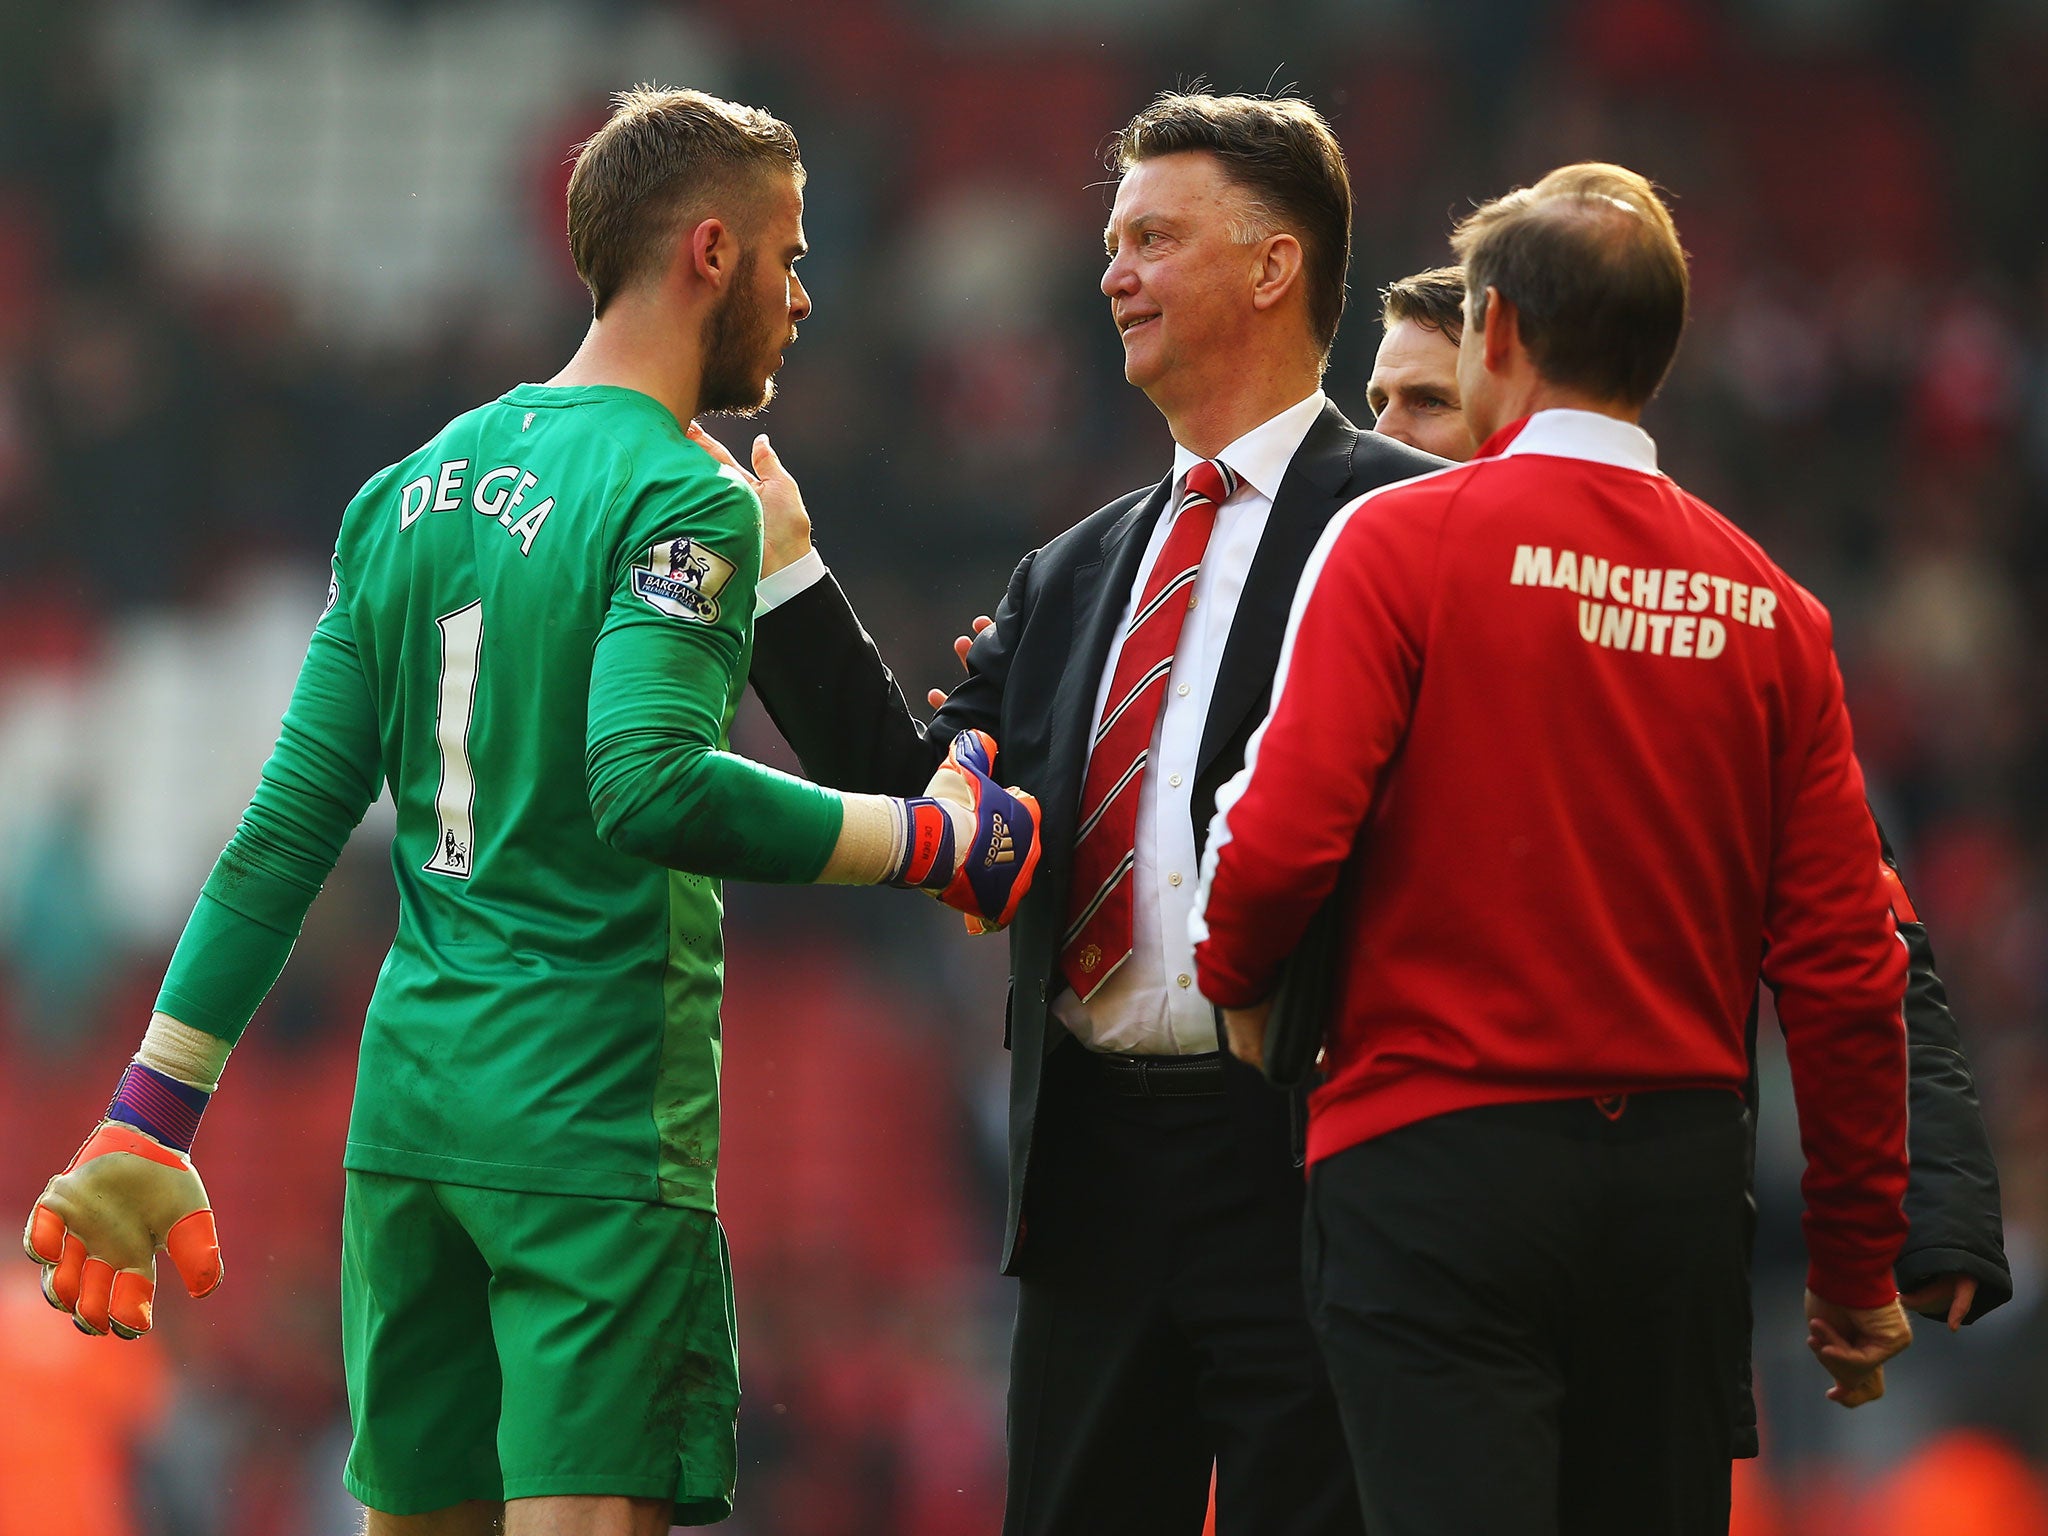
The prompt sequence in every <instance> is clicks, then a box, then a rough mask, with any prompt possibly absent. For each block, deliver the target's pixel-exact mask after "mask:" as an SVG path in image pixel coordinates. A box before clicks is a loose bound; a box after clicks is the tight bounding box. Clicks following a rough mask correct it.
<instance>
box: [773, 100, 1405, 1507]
mask: <svg viewBox="0 0 2048 1536" xmlns="http://www.w3.org/2000/svg"><path fill="white" fill-rule="evenodd" d="M1114 154H1115V159H1116V167H1117V169H1118V170H1119V171H1120V172H1121V179H1120V181H1119V184H1118V188H1117V193H1116V200H1115V206H1114V209H1113V211H1112V213H1111V216H1110V220H1109V225H1108V228H1107V230H1106V231H1105V235H1106V242H1107V248H1108V255H1109V265H1108V268H1107V270H1106V271H1105V272H1104V273H1103V276H1102V292H1103V294H1104V295H1105V296H1106V297H1107V298H1108V300H1109V304H1110V313H1111V317H1112V318H1113V320H1114V321H1115V323H1116V326H1117V329H1118V331H1119V333H1120V334H1121V336H1122V338H1123V346H1124V360H1125V377H1126V378H1127V379H1128V380H1129V381H1130V382H1131V383H1132V384H1134V385H1136V386H1137V387H1138V388H1140V389H1142V390H1143V391H1144V392H1145V394H1146V395H1147V397H1148V398H1149V399H1150V400H1151V401H1152V403H1153V404H1154V405H1155V406H1157V407H1158V409H1159V411H1160V413H1161V414H1162V415H1163V416H1165V418H1166V422H1167V426H1168V428H1169V430H1170V432H1171V435H1172V438H1173V443H1172V458H1171V462H1170V465H1169V464H1168V463H1167V462H1166V453H1165V452H1164V448H1163V445H1162V453H1161V461H1162V464H1161V467H1162V470H1163V471H1164V473H1163V474H1162V476H1161V478H1160V479H1159V481H1158V482H1157V483H1156V484H1153V485H1149V486H1146V487H1144V488H1143V489H1141V490H1137V491H1133V492H1131V493H1129V494H1128V495H1124V496H1120V497H1118V498H1117V499H1116V500H1115V501H1112V502H1110V503H1109V505H1107V506H1105V507H1103V508H1101V509H1100V510H1098V511H1096V512H1094V513H1093V514H1091V515H1090V516H1088V517H1086V518H1084V519H1083V520H1082V521H1081V522H1079V523H1078V524H1076V525H1075V526H1074V527H1073V528H1070V529H1069V530H1068V531H1067V532H1065V533H1063V534H1061V535H1060V536H1059V537H1057V538H1055V539H1053V540H1052V541H1051V542H1050V543H1048V544H1047V545H1045V547H1044V548H1042V549H1039V550H1036V551H1034V552H1033V553H1031V554H1029V555H1027V556H1026V557H1025V558H1024V560H1023V561H1022V562H1021V563H1020V564H1019V565H1018V567H1017V569H1016V573H1015V574H1014V575H1013V576H1012V577H1011V579H1010V583H1009V588H1008V591H1007V592H1006V593H1005V595H1004V597H1003V600H1002V603H1001V606H1000V607H999V608H998V609H997V612H996V615H995V622H994V624H993V626H991V627H990V628H989V629H987V630H986V631H985V632H984V633H983V634H982V635H981V636H980V637H979V638H978V639H977V640H976V642H975V644H974V646H973V648H972V650H971V651H970V652H969V653H968V656H967V663H968V676H967V678H966V680H965V681H963V682H962V683H961V684H960V685H959V687H957V688H955V689H954V690H953V692H952V694H951V695H950V696H949V697H948V698H947V699H946V701H945V703H944V706H943V707H942V708H940V709H939V711H938V714H937V716H936V718H935V719H933V721H932V722H931V723H930V724H929V725H928V726H923V727H920V726H919V725H918V723H917V721H916V720H915V719H914V718H913V717H912V715H911V713H910V711H909V709H908V708H907V707H906V705H905V703H904V699H903V696H902V694H901V692H900V691H899V690H898V688H897V686H896V683H895V681H894V679H893V678H892V677H891V675H890V673H889V671H888V669H887V668H886V667H885V666H884V665H883V663H882V660H881V658H880V656H879V655H878V653H877V652H876V649H875V647H874V644H873V642H872V641H871V640H870V639H869V638H868V636H867V634H866V633H865V631H864V630H863V629H862V627H861V625H860V621H859V620H858V619H857V618H856V617H855V615H854V611H853V609H852V607H851V606H850V605H849V604H848V602H847V599H846V597H845V595H844V594H843V593H842V592H841V590H840V588H839V586H838V585H837V583H836V582H834V581H833V580H832V578H831V577H830V575H829V574H828V573H826V571H825V570H824V567H823V565H822V563H821V562H820V561H819V559H818V557H817V555H816V554H815V552H813V551H811V550H810V549H809V524H808V520H807V518H806V517H805V515H804V514H803V512H802V509H801V501H800V498H799V497H798V496H797V495H796V492H795V487H794V484H793V483H792V482H790V481H789V479H788V477H787V475H786V474H785V473H783V472H782V470H781V468H780V466H779V465H778V464H777V463H776V462H775V460H774V457H773V454H772V452H771V451H769V450H768V449H767V448H766V446H765V443H757V444H756V449H755V455H754V458H755V469H756V470H757V471H758V472H759V478H760V482H761V490H762V495H763V500H764V503H765V505H766V508H767V516H768V530H767V536H768V542H769V546H770V553H769V568H770V574H769V577H768V580H767V581H765V582H764V583H763V585H762V594H763V601H764V602H765V603H768V604H772V605H773V606H772V607H770V608H769V609H768V610H767V611H765V612H763V613H762V614H761V616H760V618H759V620H758V623H757V626H756V631H755V651H754V660H753V682H754V686H755V689H756V691H757V692H758V693H759V695H760V697H761V699H762V701H763V703H764V704H765V705H766V706H767V708H768V711H769V713H770V715H771V716H772V717H773V718H774V720H775V722H776V724H777V725H778V726H779V727H780V729H781V730H782V732H783V734H784V736H785V737H787V738H788V740H789V742H790V744H791V745H792V746H793V747H794V748H795V749H796V752H797V754H798V757H799V758H800V759H801V761H802V762H803V765H804V768H805V770H806V771H807V772H808V773H810V774H811V775H812V776H813V777H814V778H816V779H818V780H819V781H821V782H823V783H826V784H831V785H835V786H839V787H842V788H846V789H866V790H883V789H887V788H889V787H890V786H901V785H908V786H911V789H912V791H913V792H914V791H915V790H917V789H920V788H922V786H923V785H924V784H925V782H926V781H927V780H928V779H929V778H930V777H931V773H932V769H933V765H934V764H935V763H936V762H937V761H938V760H939V759H940V758H941V757H942V756H943V755H944V753H945V750H946V744H947V743H948V742H949V741H951V739H952V738H953V736H954V735H955V734H956V733H957V732H959V731H962V730H966V729H970V728H981V729H985V730H987V731H989V732H990V733H991V734H993V735H994V736H995V738H996V740H997V741H998V742H1000V743H1001V744H1002V755H1001V758H1000V760H999V763H998V772H999V773H1000V774H1001V775H1002V776H1003V779H1004V781H1005V782H1008V783H1016V784H1023V785H1028V786H1029V787H1030V788H1031V789H1032V790H1033V792H1034V793H1036V794H1037V796H1038V797H1039V802H1040V805H1041V807H1042V808H1043V814H1044V822H1043V826H1042V830H1041V844H1042V847H1043V850H1044V851H1043V855H1042V862H1041V864H1040V866H1039V870H1038V877H1037V880H1036V881H1035V883H1034V884H1033V887H1032V890H1031V894H1030V895H1029V896H1028V897H1027V898H1026V900H1025V902H1024V904H1023V906H1022V908H1021V909H1020V911H1019V912H1018V915H1017V919H1016V921H1015V923H1014V924H1013V925H1012V927H1011V930H1010V960H1011V983H1010V1005H1009V1019H1008V1027H1007V1031H1006V1034H1007V1039H1008V1042H1009V1044H1010V1047H1011V1085H1010V1188H1009V1214H1008V1227H1007V1235H1006V1238H1005V1243H1004V1250H1003V1268H1004V1271H1005V1272H1006V1273H1009V1274H1013V1275H1015V1276H1016V1277H1017V1278H1018V1280H1019V1282H1020V1286H1019V1293H1018V1309H1017V1326H1016V1333H1015V1338H1014V1344H1013V1353H1012V1357H1011V1385H1010V1411H1009V1452H1010V1457H1009V1464H1010V1472H1009V1487H1008V1498H1007V1511H1006V1517H1005V1525H1004V1528H1005V1530H1006V1531H1007V1532H1009V1533H1011V1536H1026V1533H1031V1536H1036V1533H1053V1532H1057V1533H1059V1536H1077V1533H1087V1532H1097V1531H1100V1532H1115V1533H1118V1536H1146V1533H1151V1532H1158V1533H1160V1536H1186V1533H1189V1532H1192V1531H1194V1530H1196V1529H1198V1528H1199V1526H1200V1523H1201V1519H1202V1511H1203V1506H1204V1501H1205V1499H1206V1497H1207V1494H1208V1488H1209V1477H1210V1469H1211V1466H1212V1464H1213V1466H1214V1468H1215V1473H1216V1508H1217V1522H1218V1529H1219V1530H1220V1531H1221V1532H1222V1536H1250V1533H1252V1532H1257V1533H1260V1536H1296V1533H1299V1536H1310V1533H1315V1536H1322V1533H1332V1536H1334V1533H1340V1532H1342V1533H1356V1532H1358V1531H1359V1529H1360V1516H1359V1512H1358V1505H1357V1499H1356V1495H1355V1492H1354V1490H1353V1485H1352V1482H1351V1476H1350V1469H1349V1465H1348V1462H1347V1459H1346V1455H1345V1450H1344V1444H1343V1436H1342V1429H1341V1426H1340V1424H1339V1421H1338V1418H1337V1414H1336V1409H1335V1406H1334V1402H1333V1399H1332V1396H1331V1393H1330V1389H1329V1386H1328V1382H1327V1379H1326V1377H1325V1374H1324V1370H1323V1366H1322V1363H1321V1360H1320V1358H1319V1356H1318V1354H1317V1351H1316V1346H1315V1341H1314V1337H1313V1335H1312V1333H1311V1331H1310V1329H1309V1326H1308V1322H1307V1319H1306V1316H1305V1312H1304V1308H1303V1302H1302V1287H1301V1276H1300V1271H1299V1265H1298V1261H1297V1258H1296V1255H1297V1253H1298V1251H1299V1230H1300V1222H1301V1210H1302V1178H1301V1174H1300V1172H1299V1170H1298V1169H1297V1167H1296V1166H1295V1162H1294V1156H1293V1150H1292V1148H1293V1136H1292V1131H1291V1126H1290V1123H1289V1122H1290V1101H1289V1100H1288V1099H1287V1098H1286V1097H1285V1096H1283V1095H1280V1094H1276V1093H1274V1092H1272V1091H1271V1090H1270V1089H1268V1088H1267V1087H1266V1086H1265V1085H1264V1084H1263V1083H1262V1082H1261V1081H1260V1080H1259V1077H1258V1074H1257V1073H1256V1072H1254V1071H1253V1070H1252V1069H1250V1068H1248V1067H1244V1066H1242V1065H1240V1064H1239V1063H1237V1062H1236V1061H1234V1060H1232V1059H1230V1057H1229V1056H1228V1054H1227V1053H1226V1052H1224V1051H1222V1050H1220V1049H1219V1047H1220V1045H1221V1042H1220V1040H1219V1038H1218V1033H1217V1025H1216V1020H1215V1015H1214V1014H1213V1012H1212V1011H1211V1009H1210V1008H1209V1006H1208V1004H1206V1003H1205V1002H1204V1001H1203V1000H1202V998H1201V995H1200V994H1199V992H1197V991H1196V989H1195V987H1194V985H1193V977H1194V962H1193V958H1192V953H1191V949H1190V946H1189V942H1188V938H1187V918H1188V911H1189V898H1190V897H1191V896H1192V895H1193V892H1194V888H1195V879H1196V873H1197V869H1198V861H1199V858H1200V854H1201V847H1202V839H1203V837H1204V835H1205V832H1206V829H1207V827H1208V824H1209V820H1210V816H1211V814H1212V812H1213V811H1214V809H1215V797H1216V790H1217V788H1218V786H1219V785H1221V784H1222V783H1223V782H1224V781H1225V780H1227V779H1228V778H1229V777H1230V776H1231V775H1232V774H1233V773H1235V772H1236V771H1237V769H1238V768H1239V767H1240V766H1241V765H1242V763H1243V761H1244V749H1245V743H1246V741H1247V739H1248V738H1249V737H1250V735H1251V733H1252V730H1253V729H1254V727H1256V726H1257V724H1258V723H1259V721H1260V719H1261V718H1263V716H1264V715H1265V712H1266V705H1267V701H1268V695H1269V693H1270V690H1271V686H1272V681H1273V675H1274V671H1275V667H1276V665H1277V662H1278V658H1279V651H1280V641H1281V635H1282V631H1283V629H1284V628H1285V625H1286V619H1287V610H1288V604H1289V601H1290V599H1291V597H1292V595H1293V592H1294V589H1295V585H1296V583H1297V581H1298V579H1299V578H1300V575H1301V572H1302V567H1303V564H1304V562H1305V561H1306V559H1307V558H1308V554H1309V551H1310V550H1311V548H1313V547H1314V545H1315V543H1316V541H1317V539H1318V538H1319V537H1320V536H1321V534H1322V532H1323V528H1324V526H1325V524H1326V523H1327V522H1328V521H1329V519H1330V517H1331V515H1332V514H1333V513H1335V512H1336V510H1337V509H1338V508H1339V507H1341V506H1343V505H1344V504H1345V503H1346V502H1347V501H1350V500H1352V499H1353V498H1355V497H1357V496H1359V495H1360V494H1362V493H1363V492H1365V491H1368V490H1371V489H1373V488H1375V487H1377V486H1381V485H1385V484H1387V483H1389V482H1391V481H1395V480H1400V479H1405V478H1407V477H1409V476H1412V475H1415V474H1418V473H1421V472H1424V471H1426V470H1430V469H1434V468H1437V467H1439V466H1440V464H1441V461H1440V460H1437V459H1434V458H1431V457H1430V456H1428V455H1426V454H1422V453H1419V452H1417V451H1415V450H1413V449H1411V448H1408V447H1407V446H1405V445H1403V444H1400V443H1397V442H1394V441H1392V440H1391V439H1388V438H1385V437H1376V436H1373V435H1371V434H1369V433H1363V434H1362V433H1360V432H1359V431H1358V430H1357V429H1356V428H1355V427H1353V426H1352V424H1351V423H1350V422H1349V421H1347V420H1345V418H1344V416H1343V414H1342V413H1341V412H1339V411H1338V410H1337V409H1336V407H1335V406H1333V405H1331V404H1330V403H1329V401H1328V400H1327V399H1326V398H1325V396H1324V394H1323V392H1322V388H1321V378H1322V371H1323V366H1324V363H1325V360H1326V358H1327V356H1328V353H1329V347H1330V342H1331V339H1332V338H1333V337H1334V336H1335V334H1336V331H1337V323H1338V319H1339V317H1340V316H1341V315H1342V313H1343V309H1344V279H1345V269H1346V266H1347V263H1348V260H1349V254H1350V249H1349V248H1350V236H1351V189H1350V180H1349V177H1348V175H1347V173H1346V171H1345V167H1344V159H1343V154H1342V152H1341V151H1340V149H1339V148H1338V145H1337V142H1336V139H1335V138H1334V137H1333V136H1332V134H1331V132H1330V130H1329V127H1328V125H1327V124H1326V123H1324V121H1323V120H1322V118H1321V117H1320V116H1319V115H1318V114H1317V113H1316V112H1315V111H1314V109H1313V108H1311V107H1310V106H1309V105H1308V104H1307V103H1305V102H1302V101H1298V100H1277V101H1276V100H1261V99H1254V98H1250V97H1242V96H1207V95H1165V96H1161V97H1160V98H1159V99H1158V100H1156V101H1155V102H1154V103H1153V104H1152V105H1151V106H1149V107H1147V108H1146V109H1145V110H1144V111H1143V112H1141V113H1139V114H1138V116H1137V117H1136V118H1134V119H1133V120H1132V121H1131V122H1130V124H1129V125H1128V126H1126V127H1125V128H1124V129H1123V131H1122V132H1121V133H1120V134H1119V135H1118V136H1117V139H1116V141H1115V148H1114Z"/></svg>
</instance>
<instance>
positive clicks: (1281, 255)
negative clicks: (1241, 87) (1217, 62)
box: [1102, 94, 1351, 390]
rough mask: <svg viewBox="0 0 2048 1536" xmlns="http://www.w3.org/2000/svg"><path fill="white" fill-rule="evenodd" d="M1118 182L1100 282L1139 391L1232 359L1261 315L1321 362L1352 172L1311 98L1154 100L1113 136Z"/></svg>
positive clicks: (1330, 330)
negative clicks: (1280, 318) (1289, 320)
mask: <svg viewBox="0 0 2048 1536" xmlns="http://www.w3.org/2000/svg"><path fill="white" fill-rule="evenodd" d="M1110 161H1111V166H1112V168H1113V169H1115V170H1116V171H1117V172H1118V173H1119V175H1120V177H1121V180H1120V181H1119V184H1118V187H1117V195H1116V207H1115V208H1114V210H1113V211H1112V212H1111V215H1110V221H1109V227H1108V228H1107V229H1106V230H1105V231H1104V239H1105V242H1106V244H1107V246H1108V250H1109V257H1110V262H1109V268H1108V270H1107V271H1105V272H1104V273H1103V277H1102V291H1103V292H1104V294H1106V295H1107V296H1108V297H1109V299H1110V302H1111V308H1112V312H1113V313H1114V315H1115V317H1116V320H1117V325H1118V329H1119V330H1120V331H1121V332H1122V333H1123V337H1124V353H1125V376H1126V377H1127V378H1129V380H1130V381H1131V382H1132V383H1133V384H1136V385H1138V386H1139V387H1140V388H1144V389H1148V390H1149V389H1151V388H1152V387H1153V386H1154V384H1156V383H1158V382H1159V381H1160V380H1161V379H1163V378H1164V377H1166V376H1167V375H1169V374H1172V373H1175V372H1176V371H1178V370H1186V369H1194V370H1196V371H1201V370H1205V369H1221V368H1228V367H1232V366H1238V367H1242V366H1243V365H1244V361H1245V360H1244V359H1243V357H1242V356H1239V357H1238V358H1237V359H1236V360H1235V362H1233V359H1232V356H1231V352H1232V349H1233V348H1238V349H1240V350H1241V348H1242V346H1243V345H1244V343H1245V342H1246V340H1247V338H1248V337H1250V336H1251V335H1252V334H1253V333H1254V326H1255V323H1256V321H1257V319H1258V318H1259V317H1261V316H1270V315H1273V314H1280V315H1285V316H1291V317H1298V322H1299V324H1298V328H1290V329H1289V330H1288V332H1287V344H1288V345H1290V346H1298V349H1299V351H1300V353H1301V355H1302V356H1303V357H1304V358H1305V359H1307V360H1308V361H1309V362H1311V363H1312V364H1313V365H1314V366H1317V367H1320V365H1321V361H1322V359H1323V358H1325V357H1327V355H1328V353H1329V349H1330V342H1331V339H1332V338H1333V337H1334V336H1335V335H1336V334H1337V322H1338V320H1339V319H1340V318H1341V317H1342V316H1343V313H1344V275H1345V270H1346V268H1347V267H1348V265H1349V263H1350V259H1351V180H1350V177H1349V175H1348V173H1347V172H1346V171H1345V168H1344V155H1343V151H1342V150H1341V149H1339V147H1338V145H1337V139H1336V136H1335V135H1334V134H1332V133H1331V132H1330V126H1329V124H1328V123H1326V122H1324V121H1323V119H1322V117H1321V115H1320V114H1319V113H1317V111H1316V110H1315V108H1313V107H1311V106H1310V105H1309V104H1308V103H1307V102H1305V101H1299V100H1294V99H1292V98H1284V97H1283V98H1280V99H1278V100H1271V99H1267V98H1263V97H1255V96H1207V95H1185V94H1166V95H1162V96H1160V97H1159V98H1158V99H1157V100H1155V101H1154V102H1153V103H1152V104H1151V105H1150V106H1148V107H1147V108H1146V109H1145V110H1144V111H1142V112H1140V113H1139V114H1138V115H1137V116H1136V117H1134V118H1132V119H1131V121H1130V122H1129V123H1128V124H1127V125H1126V126H1125V127H1124V129H1123V130H1122V132H1120V133H1119V134H1117V136H1116V138H1115V140H1114V142H1113V143H1112V145H1111V150H1110Z"/></svg>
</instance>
